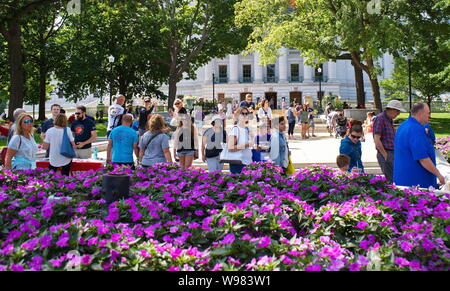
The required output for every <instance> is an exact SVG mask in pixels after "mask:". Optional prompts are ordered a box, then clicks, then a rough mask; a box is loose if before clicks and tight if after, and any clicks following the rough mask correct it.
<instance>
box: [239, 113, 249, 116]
mask: <svg viewBox="0 0 450 291" xmlns="http://www.w3.org/2000/svg"><path fill="white" fill-rule="evenodd" d="M241 115H244V116H247V115H249V113H248V112H242V113H241Z"/></svg>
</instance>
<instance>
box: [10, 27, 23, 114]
mask: <svg viewBox="0 0 450 291" xmlns="http://www.w3.org/2000/svg"><path fill="white" fill-rule="evenodd" d="M7 35H8V37H7V42H8V56H9V66H10V87H9V92H10V95H9V109H8V115H9V116H12V114H13V112H14V110H16V109H17V108H21V107H22V106H23V97H24V88H25V86H24V82H25V76H24V69H23V55H22V43H21V34H20V24H19V22H18V21H16V20H12V21H11V22H9V23H8V32H7Z"/></svg>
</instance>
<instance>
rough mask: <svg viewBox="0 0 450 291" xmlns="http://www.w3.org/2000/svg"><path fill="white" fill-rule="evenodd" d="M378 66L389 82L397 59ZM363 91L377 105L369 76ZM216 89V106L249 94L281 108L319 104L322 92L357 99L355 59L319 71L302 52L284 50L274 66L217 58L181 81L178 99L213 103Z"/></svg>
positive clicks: (255, 58) (254, 59) (251, 57)
mask: <svg viewBox="0 0 450 291" xmlns="http://www.w3.org/2000/svg"><path fill="white" fill-rule="evenodd" d="M378 64H379V65H380V66H381V67H382V68H383V75H382V76H380V77H379V79H380V80H381V79H383V78H389V77H390V74H391V72H392V70H393V57H392V56H390V55H388V54H385V55H384V56H383V57H382V58H380V59H379V60H378ZM213 76H214V80H213ZM213 81H214V82H213ZM213 83H214V84H213ZM213 87H214V88H213ZM364 89H365V92H366V101H367V102H368V103H370V102H373V97H372V90H371V86H370V81H369V78H368V77H367V75H366V74H365V73H364ZM161 90H162V91H163V92H164V93H166V94H168V86H163V87H162V88H161ZM213 90H214V100H215V101H216V102H217V101H219V102H221V103H222V102H228V101H235V102H238V101H240V100H243V99H244V97H245V95H246V94H247V93H251V94H252V95H253V101H255V102H258V101H260V100H263V99H264V98H266V99H268V100H269V101H270V104H271V106H272V108H280V107H281V104H282V102H283V100H284V101H285V102H286V104H288V102H298V103H304V102H310V101H309V100H313V101H314V102H316V101H317V100H318V96H319V94H322V96H325V95H329V94H332V95H338V96H339V98H340V99H341V100H343V101H349V102H354V101H356V86H355V74H354V68H353V66H352V65H351V61H349V60H338V61H337V62H332V61H330V62H326V63H324V64H321V65H320V69H319V68H314V67H310V66H306V65H304V64H303V57H302V56H301V55H300V52H299V51H297V50H292V49H286V48H283V49H281V55H280V56H279V57H278V58H277V61H276V62H275V63H274V64H269V65H267V66H263V65H261V64H260V57H259V55H258V54H247V55H242V54H241V55H228V56H227V57H225V58H223V59H213V60H212V61H211V62H209V63H208V64H207V65H205V66H203V67H201V68H199V69H198V70H197V79H196V80H182V81H181V82H179V83H178V84H177V96H179V97H184V96H196V97H202V98H204V99H205V100H210V101H212V100H213ZM319 92H322V93H319ZM383 97H384V96H383Z"/></svg>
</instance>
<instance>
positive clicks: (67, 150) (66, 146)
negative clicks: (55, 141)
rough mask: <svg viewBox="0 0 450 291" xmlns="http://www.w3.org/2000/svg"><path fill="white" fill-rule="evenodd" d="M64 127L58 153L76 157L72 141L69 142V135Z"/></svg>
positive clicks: (70, 157)
mask: <svg viewBox="0 0 450 291" xmlns="http://www.w3.org/2000/svg"><path fill="white" fill-rule="evenodd" d="M67 129H69V128H68V127H66V128H65V129H64V133H63V138H62V142H61V149H60V154H61V155H62V156H64V157H66V158H69V159H73V158H75V157H76V154H75V150H74V149H73V146H72V143H71V142H70V139H69V135H68V134H67Z"/></svg>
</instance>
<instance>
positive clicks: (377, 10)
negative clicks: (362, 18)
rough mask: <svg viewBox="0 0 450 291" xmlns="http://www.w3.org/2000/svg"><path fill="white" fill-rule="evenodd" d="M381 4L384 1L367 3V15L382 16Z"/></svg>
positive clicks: (374, 0)
mask: <svg viewBox="0 0 450 291" xmlns="http://www.w3.org/2000/svg"><path fill="white" fill-rule="evenodd" d="M381 2H382V0H371V1H370V2H369V3H367V13H369V14H381Z"/></svg>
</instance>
